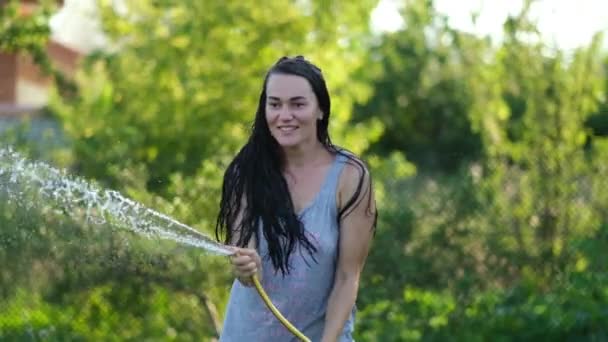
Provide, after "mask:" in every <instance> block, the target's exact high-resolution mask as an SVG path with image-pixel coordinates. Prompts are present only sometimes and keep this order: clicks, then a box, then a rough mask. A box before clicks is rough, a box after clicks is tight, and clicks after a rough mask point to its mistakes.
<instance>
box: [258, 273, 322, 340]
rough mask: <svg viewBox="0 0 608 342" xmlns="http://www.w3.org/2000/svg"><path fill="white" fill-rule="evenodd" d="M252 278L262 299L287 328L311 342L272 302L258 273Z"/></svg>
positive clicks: (300, 337)
mask: <svg viewBox="0 0 608 342" xmlns="http://www.w3.org/2000/svg"><path fill="white" fill-rule="evenodd" d="M251 278H252V280H253V284H254V285H255V289H256V290H257V291H258V294H259V295H260V297H262V300H263V301H264V303H265V304H266V306H267V307H268V309H270V311H272V313H273V314H274V315H275V317H276V318H278V319H279V321H280V322H281V323H282V324H283V325H284V326H285V328H287V330H289V331H290V332H291V333H292V334H294V335H295V336H296V337H297V338H299V339H300V340H301V341H304V342H310V340H309V339H308V337H306V336H304V334H302V333H301V332H300V331H299V330H298V329H297V328H296V327H294V326H293V325H292V324H291V323H289V321H288V320H287V319H286V318H285V317H283V315H281V313H280V312H279V310H278V309H277V308H276V307H275V306H274V305H273V304H272V302H271V301H270V298H268V295H267V294H266V291H264V289H263V288H262V284H260V280H259V279H258V277H257V275H255V274H254V275H253V276H252V277H251Z"/></svg>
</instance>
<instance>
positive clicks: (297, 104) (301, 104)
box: [295, 103, 306, 108]
mask: <svg viewBox="0 0 608 342" xmlns="http://www.w3.org/2000/svg"><path fill="white" fill-rule="evenodd" d="M295 106H296V108H302V107H304V106H306V103H296V104H295Z"/></svg>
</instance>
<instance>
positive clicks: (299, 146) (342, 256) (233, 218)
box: [216, 56, 377, 342]
mask: <svg viewBox="0 0 608 342" xmlns="http://www.w3.org/2000/svg"><path fill="white" fill-rule="evenodd" d="M330 109H331V101H330V97H329V92H328V90H327V87H326V84H325V80H324V77H323V74H322V72H321V70H320V69H319V68H318V67H316V66H315V65H314V64H312V63H310V62H309V61H307V60H306V59H304V58H303V57H301V56H298V57H295V58H288V57H283V58H281V59H280V60H279V61H278V62H277V63H276V64H275V65H274V66H273V67H272V68H271V69H270V70H269V72H268V73H267V75H266V78H265V79H264V85H263V87H262V93H261V95H260V100H259V104H258V110H257V113H256V117H255V121H254V125H253V131H252V134H251V137H250V138H249V141H248V142H247V144H245V146H244V147H243V148H242V149H241V151H240V152H239V153H238V154H237V156H236V157H235V158H234V160H233V161H232V163H231V164H230V165H229V167H228V169H227V170H226V173H225V176H224V185H223V191H222V200H221V203H220V212H219V215H218V221H217V228H216V234H217V236H218V238H219V236H220V235H222V234H224V235H225V242H226V243H228V244H232V245H234V246H235V250H236V253H235V255H234V257H232V259H231V261H232V265H233V270H234V273H235V275H236V277H237V279H236V280H235V282H234V284H233V286H232V289H231V293H230V301H229V303H228V308H227V312H226V317H225V321H224V327H223V333H222V336H221V338H220V340H221V341H226V342H228V341H247V340H252V341H289V340H291V339H293V336H292V335H291V333H290V332H289V331H288V330H287V329H286V328H285V327H283V326H282V325H281V323H280V322H279V321H278V320H277V319H275V318H274V317H272V315H271V313H270V312H269V311H268V310H267V309H266V307H265V304H264V303H263V302H262V300H261V299H260V298H259V297H258V296H257V294H256V292H255V290H254V289H252V288H251V287H252V283H251V281H250V279H251V277H252V276H254V275H256V276H257V277H258V278H259V279H261V284H262V287H263V288H265V289H266V290H267V292H268V295H269V296H270V298H271V299H272V301H273V302H274V304H275V305H276V306H277V308H278V310H279V311H280V312H281V313H282V314H283V315H284V316H285V318H286V319H287V320H288V321H290V322H291V323H292V324H293V325H294V326H295V327H296V328H297V329H298V330H300V331H301V332H302V333H303V334H304V335H306V336H307V337H308V338H310V339H311V340H312V341H324V342H325V341H352V340H353V339H352V333H353V330H354V323H355V314H356V305H355V302H356V297H357V292H358V286H359V276H360V274H361V271H362V269H363V265H364V263H365V259H366V257H367V254H368V250H369V246H370V243H371V240H372V236H373V232H374V228H375V225H376V220H377V214H376V208H375V201H374V196H373V188H372V182H371V177H370V174H369V171H368V169H367V167H366V166H365V164H364V163H363V162H362V161H361V160H360V159H359V158H358V157H356V156H354V155H353V154H352V153H350V152H347V151H346V150H345V149H343V148H339V147H337V146H334V145H333V144H332V142H331V139H330V138H329V133H328V129H327V127H328V124H329V118H330V114H331V111H330Z"/></svg>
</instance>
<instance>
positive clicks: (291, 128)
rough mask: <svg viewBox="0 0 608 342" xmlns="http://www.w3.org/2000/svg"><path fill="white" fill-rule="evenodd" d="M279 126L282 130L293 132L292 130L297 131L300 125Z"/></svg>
mask: <svg viewBox="0 0 608 342" xmlns="http://www.w3.org/2000/svg"><path fill="white" fill-rule="evenodd" d="M277 128H278V129H279V130H280V131H281V132H291V131H295V130H296V129H297V128H298V127H297V126H279V127H277Z"/></svg>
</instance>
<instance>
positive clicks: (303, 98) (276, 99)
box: [268, 96, 306, 101]
mask: <svg viewBox="0 0 608 342" xmlns="http://www.w3.org/2000/svg"><path fill="white" fill-rule="evenodd" d="M268 99H269V100H272V101H281V99H280V98H278V97H276V96H268ZM289 100H290V101H299V100H306V98H305V97H304V96H294V97H292V98H290V99H289Z"/></svg>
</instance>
